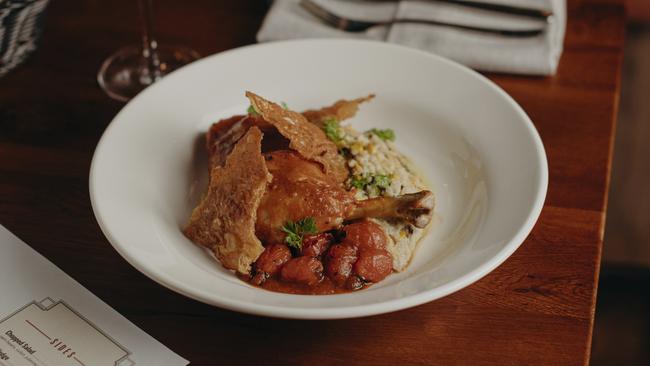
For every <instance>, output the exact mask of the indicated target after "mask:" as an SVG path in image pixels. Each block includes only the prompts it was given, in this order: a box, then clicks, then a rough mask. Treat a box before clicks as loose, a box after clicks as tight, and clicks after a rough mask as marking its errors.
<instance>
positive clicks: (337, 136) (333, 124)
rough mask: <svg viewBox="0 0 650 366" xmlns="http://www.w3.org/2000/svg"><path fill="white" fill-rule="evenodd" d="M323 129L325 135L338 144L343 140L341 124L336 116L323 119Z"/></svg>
mask: <svg viewBox="0 0 650 366" xmlns="http://www.w3.org/2000/svg"><path fill="white" fill-rule="evenodd" d="M323 131H324V132H325V135H327V138H329V139H330V140H332V141H333V142H334V143H335V144H338V143H339V142H341V140H343V136H341V125H340V124H339V121H337V120H336V118H332V117H330V118H327V119H325V120H324V121H323Z"/></svg>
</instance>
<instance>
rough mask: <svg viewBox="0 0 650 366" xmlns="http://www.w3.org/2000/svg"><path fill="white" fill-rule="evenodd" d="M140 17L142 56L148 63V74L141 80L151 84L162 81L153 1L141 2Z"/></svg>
mask: <svg viewBox="0 0 650 366" xmlns="http://www.w3.org/2000/svg"><path fill="white" fill-rule="evenodd" d="M138 5H139V7H140V16H141V17H142V56H143V57H144V58H145V60H146V62H147V71H148V72H147V73H146V74H148V75H146V76H145V75H143V79H144V80H141V81H142V82H143V83H146V84H150V83H153V82H154V81H156V80H158V79H160V77H161V76H160V74H161V72H160V59H159V58H158V51H157V48H158V43H157V42H156V38H155V37H154V35H153V16H152V14H151V0H139V1H138ZM146 79H148V80H146Z"/></svg>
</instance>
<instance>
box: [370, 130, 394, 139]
mask: <svg viewBox="0 0 650 366" xmlns="http://www.w3.org/2000/svg"><path fill="white" fill-rule="evenodd" d="M368 132H370V133H374V134H375V135H377V137H379V138H380V139H382V140H384V141H395V131H393V130H391V129H390V128H387V129H385V130H380V129H377V128H373V129H371V130H369V131H368Z"/></svg>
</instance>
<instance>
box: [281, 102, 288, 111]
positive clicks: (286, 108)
mask: <svg viewBox="0 0 650 366" xmlns="http://www.w3.org/2000/svg"><path fill="white" fill-rule="evenodd" d="M280 104H281V105H282V108H284V109H285V110H288V109H289V106H288V105H287V103H285V102H280Z"/></svg>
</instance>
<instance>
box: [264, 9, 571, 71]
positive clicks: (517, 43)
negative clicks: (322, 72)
mask: <svg viewBox="0 0 650 366" xmlns="http://www.w3.org/2000/svg"><path fill="white" fill-rule="evenodd" d="M314 1H315V2H317V3H318V4H319V5H321V6H323V7H324V8H326V9H328V10H331V11H332V12H335V13H336V14H338V15H341V16H345V17H349V18H352V19H359V20H372V21H380V20H390V19H400V18H425V19H431V20H439V21H445V22H451V23H458V24H465V25H475V26H482V27H495V28H499V29H502V28H503V29H528V28H530V27H531V26H532V27H537V26H539V25H541V24H545V22H544V21H542V20H537V19H531V18H525V17H521V16H516V15H509V14H503V13H498V12H493V11H487V10H481V9H475V8H470V7H465V6H459V5H455V4H449V3H443V2H436V1H426V0H424V1H406V0H403V1H399V2H397V1H396V2H386V1H379V2H372V1H367V0H365V1H352V0H314ZM474 1H482V2H488V3H499V4H507V5H515V6H520V7H530V8H534V9H544V10H552V12H553V14H554V16H553V18H552V20H551V22H550V23H549V24H547V25H546V26H547V27H548V29H547V31H546V32H545V33H543V34H541V35H539V36H536V37H528V38H514V37H504V36H499V35H492V34H483V33H477V32H472V31H466V30H459V29H453V28H448V27H440V26H431V25H423V24H409V23H398V24H393V25H391V26H386V27H373V28H370V29H368V30H367V31H365V32H360V33H351V32H344V31H340V30H338V29H334V28H332V27H330V26H329V25H327V24H325V23H323V22H322V21H320V20H319V19H318V18H316V17H314V16H313V15H311V14H310V13H309V12H307V11H306V10H305V9H303V8H302V7H301V6H300V4H299V3H300V0H275V2H274V4H273V6H272V7H271V10H270V11H269V13H268V15H267V16H266V19H265V20H264V23H263V25H262V28H261V29H260V31H259V32H258V34H257V40H258V41H260V42H266V41H275V40H284V39H296V38H336V37H340V38H361V39H371V40H383V41H386V42H391V43H397V44H402V45H405V46H409V47H413V48H418V49H422V50H425V51H430V52H432V53H435V54H438V55H441V56H445V57H448V58H450V59H452V60H456V61H458V62H460V63H462V64H465V65H467V66H469V67H471V68H474V69H478V70H483V71H491V72H503V73H513V74H529V75H552V74H554V73H555V70H556V69H557V65H558V62H559V59H560V55H561V54H562V43H563V40H564V31H565V26H566V1H565V0H474Z"/></svg>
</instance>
